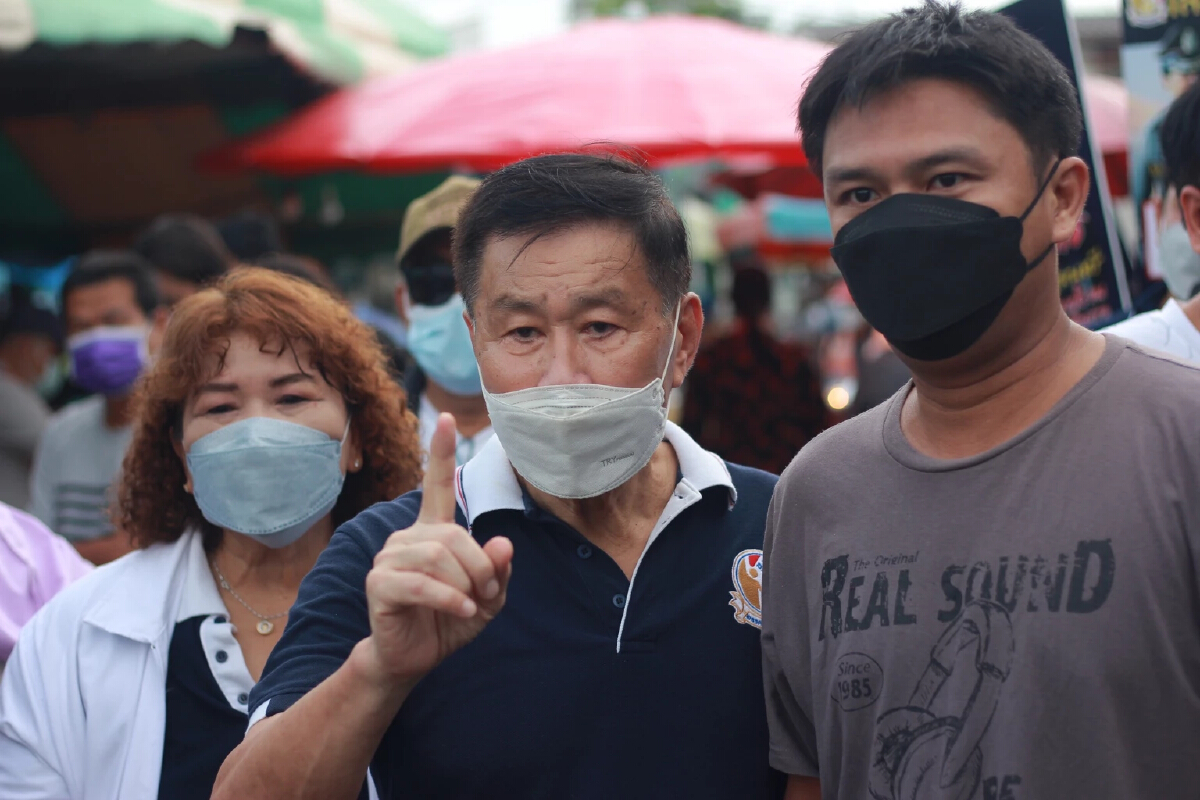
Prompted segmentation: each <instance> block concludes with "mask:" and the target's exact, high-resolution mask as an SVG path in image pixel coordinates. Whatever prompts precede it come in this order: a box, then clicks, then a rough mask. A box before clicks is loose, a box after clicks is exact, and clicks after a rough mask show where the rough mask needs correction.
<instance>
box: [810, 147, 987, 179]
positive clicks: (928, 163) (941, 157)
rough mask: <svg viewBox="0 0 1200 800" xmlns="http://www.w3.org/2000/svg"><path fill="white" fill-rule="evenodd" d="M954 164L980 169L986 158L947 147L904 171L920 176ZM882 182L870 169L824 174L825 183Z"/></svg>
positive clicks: (970, 150)
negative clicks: (963, 164)
mask: <svg viewBox="0 0 1200 800" xmlns="http://www.w3.org/2000/svg"><path fill="white" fill-rule="evenodd" d="M954 162H959V163H965V164H969V165H971V166H973V167H975V168H977V169H982V168H983V167H984V166H986V164H987V158H986V157H985V156H984V154H983V153H982V152H981V151H979V150H977V149H975V148H974V147H949V148H946V149H945V150H938V151H936V152H933V153H930V154H929V155H926V156H921V157H920V158H918V159H914V160H913V161H910V162H908V163H907V164H905V165H904V171H905V173H906V174H908V175H915V174H922V173H926V172H928V171H929V170H931V169H935V168H937V167H940V166H942V165H943V164H950V163H954ZM882 180H883V176H882V175H881V173H879V172H878V171H877V170H874V169H871V168H870V167H832V168H830V169H829V170H828V171H826V173H825V182H826V183H849V182H851V181H862V182H864V183H871V182H879V181H882Z"/></svg>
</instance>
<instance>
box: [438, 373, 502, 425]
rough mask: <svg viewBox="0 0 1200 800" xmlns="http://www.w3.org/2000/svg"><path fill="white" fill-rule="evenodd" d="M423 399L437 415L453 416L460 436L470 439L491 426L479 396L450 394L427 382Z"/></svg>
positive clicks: (485, 407) (484, 405)
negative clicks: (424, 398) (446, 414)
mask: <svg viewBox="0 0 1200 800" xmlns="http://www.w3.org/2000/svg"><path fill="white" fill-rule="evenodd" d="M425 397H427V398H428V399H429V402H430V404H431V405H432V406H433V407H434V408H435V409H437V411H438V413H450V414H453V415H454V421H455V423H456V424H457V425H458V433H459V435H460V436H464V437H466V438H470V437H472V436H474V435H475V434H477V433H479V432H480V431H481V430H483V429H484V428H486V427H488V426H489V425H491V424H492V423H491V420H489V419H488V413H487V403H486V402H484V400H483V395H481V394H476V395H462V394H451V393H450V392H448V391H446V390H445V389H444V388H442V386H441V385H439V384H438V383H437V382H436V381H433V380H429V381H427V382H426V384H425Z"/></svg>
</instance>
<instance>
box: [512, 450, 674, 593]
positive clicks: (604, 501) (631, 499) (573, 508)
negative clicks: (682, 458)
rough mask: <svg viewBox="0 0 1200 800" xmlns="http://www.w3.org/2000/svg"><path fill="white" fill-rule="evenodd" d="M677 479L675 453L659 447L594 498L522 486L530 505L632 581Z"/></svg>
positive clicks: (527, 485)
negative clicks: (558, 494) (572, 532)
mask: <svg viewBox="0 0 1200 800" xmlns="http://www.w3.org/2000/svg"><path fill="white" fill-rule="evenodd" d="M678 475H679V459H678V457H677V456H676V455H675V448H673V447H671V445H670V444H669V443H667V442H666V441H664V442H663V443H662V444H660V445H659V446H658V448H657V449H656V450H655V451H654V455H653V456H651V457H650V463H648V464H647V465H646V466H644V467H642V469H641V470H640V471H639V472H638V473H637V474H636V475H634V476H633V477H632V478H630V479H629V480H628V481H626V482H625V483H623V484H621V485H620V486H618V487H617V488H616V489H613V490H612V491H611V492H607V493H605V494H602V495H600V496H599V497H589V498H587V499H586V500H564V499H563V498H561V497H552V496H550V495H548V494H546V493H545V492H543V491H541V490H539V489H537V488H535V487H533V486H530V485H529V484H528V483H525V481H522V483H524V484H525V488H526V489H527V490H528V491H529V494H530V496H532V497H533V500H534V502H536V503H537V504H538V505H539V506H541V507H542V508H543V509H545V510H546V511H548V512H550V513H551V514H553V515H554V516H556V517H558V518H559V519H561V520H562V521H563V522H565V523H567V524H568V525H570V526H571V527H572V528H574V529H575V530H577V531H579V532H580V533H581V534H583V536H584V538H586V539H587V540H588V541H590V542H591V543H592V544H594V545H595V546H596V547H599V548H600V549H601V550H603V551H604V552H606V553H608V555H609V556H611V557H612V559H613V560H614V561H616V562H617V565H618V566H620V567H621V569H622V571H624V572H625V575H626V577H631V576H632V574H633V568H634V567H635V566H636V565H637V561H638V559H639V558H640V557H641V554H642V551H643V550H644V549H645V547H646V542H647V540H649V538H650V533H651V532H652V531H653V530H654V526H655V524H656V523H657V522H658V519H659V517H661V516H662V512H663V509H664V508H666V506H667V502H668V501H669V500H670V499H671V495H672V494H673V493H674V491H675V486H676V483H677V478H678Z"/></svg>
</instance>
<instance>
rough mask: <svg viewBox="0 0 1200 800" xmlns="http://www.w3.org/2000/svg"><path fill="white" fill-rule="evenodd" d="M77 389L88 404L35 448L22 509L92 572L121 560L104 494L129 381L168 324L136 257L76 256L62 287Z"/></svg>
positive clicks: (117, 458)
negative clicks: (27, 501) (85, 393)
mask: <svg viewBox="0 0 1200 800" xmlns="http://www.w3.org/2000/svg"><path fill="white" fill-rule="evenodd" d="M62 310H63V319H64V322H65V328H66V334H67V351H68V354H69V356H70V360H71V377H72V379H73V380H74V381H75V383H77V384H79V385H80V386H81V387H83V388H84V389H86V390H87V391H90V392H94V393H95V396H93V397H89V398H87V399H86V400H80V401H79V402H77V403H72V404H71V405H69V406H67V407H66V408H64V409H63V410H62V411H59V412H58V413H57V414H55V415H54V417H53V418H51V420H50V424H49V425H47V426H46V432H45V434H44V435H43V436H42V441H41V443H40V444H39V445H38V450H37V455H36V456H35V457H34V463H33V477H32V478H31V480H30V487H29V494H30V511H32V512H33V514H34V516H36V517H37V518H38V519H40V520H41V521H42V522H44V523H46V524H47V525H48V526H50V528H51V529H52V530H53V531H55V532H56V533H58V534H60V535H61V536H63V537H64V538H66V539H67V540H68V541H69V542H71V543H72V544H73V545H75V548H76V549H77V550H79V553H80V555H82V556H83V557H84V558H86V559H87V560H88V561H91V562H92V563H93V564H104V563H106V562H108V561H112V560H113V559H115V558H118V557H120V556H122V555H124V554H125V553H127V552H129V548H130V545H129V541H128V539H127V538H126V537H125V536H123V535H122V534H121V533H120V532H119V531H116V532H114V531H113V529H112V525H111V523H110V522H109V519H108V506H109V500H110V499H111V498H110V496H109V495H110V489H111V487H112V485H113V483H114V482H115V479H116V477H117V472H118V470H119V469H120V467H121V460H122V459H123V458H124V457H125V448H126V447H127V446H128V445H129V437H130V436H131V435H132V429H131V427H130V423H131V422H132V412H133V409H132V403H131V401H132V398H131V394H132V392H133V387H134V383H135V382H136V381H137V379H138V376H139V375H141V373H142V370H143V368H144V367H145V366H146V364H147V363H148V360H149V358H150V356H151V355H152V354H153V352H154V351H155V350H156V349H157V347H158V342H159V340H160V339H161V336H162V330H163V328H164V327H165V324H166V312H165V310H164V309H160V308H159V304H158V294H157V292H156V290H155V286H154V278H153V276H152V274H151V272H150V265H149V264H148V263H146V261H145V260H144V259H142V258H141V257H140V256H138V255H137V254H135V253H130V252H123V251H94V252H91V253H88V254H87V255H85V256H83V258H81V259H80V260H79V265H78V266H76V267H75V270H74V271H73V272H72V273H71V274H70V275H69V276H68V277H67V280H66V282H65V283H64V284H63V288H62Z"/></svg>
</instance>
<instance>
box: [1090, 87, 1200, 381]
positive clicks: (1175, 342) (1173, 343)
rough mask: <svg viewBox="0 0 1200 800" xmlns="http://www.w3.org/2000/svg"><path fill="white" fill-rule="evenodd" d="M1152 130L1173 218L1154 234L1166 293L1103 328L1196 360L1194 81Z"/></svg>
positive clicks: (1198, 96)
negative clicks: (1155, 304)
mask: <svg viewBox="0 0 1200 800" xmlns="http://www.w3.org/2000/svg"><path fill="white" fill-rule="evenodd" d="M1158 132H1159V134H1160V136H1161V141H1162V155H1163V162H1164V165H1165V167H1166V180H1167V181H1168V182H1169V183H1170V185H1171V186H1172V187H1173V189H1174V190H1173V191H1171V192H1168V197H1167V199H1166V200H1165V201H1164V203H1163V216H1164V217H1168V218H1174V220H1175V221H1174V223H1173V224H1171V225H1169V226H1167V227H1166V228H1164V230H1163V232H1162V236H1161V238H1160V240H1159V248H1160V250H1161V251H1162V270H1163V280H1164V281H1165V282H1166V284H1167V289H1168V291H1170V292H1171V295H1172V297H1171V299H1170V300H1168V301H1167V303H1166V305H1164V306H1163V307H1162V308H1161V309H1160V310H1158V311H1148V312H1146V313H1145V314H1138V315H1137V316H1136V317H1132V318H1130V319H1127V320H1125V321H1124V322H1119V323H1117V324H1116V325H1113V326H1110V327H1109V328H1108V329H1107V332H1108V333H1115V334H1117V335H1118V336H1124V337H1125V338H1126V339H1130V340H1132V341H1135V342H1137V343H1138V344H1141V345H1145V346H1146V347H1149V348H1152V349H1154V350H1161V351H1162V352H1164V353H1170V354H1171V355H1173V356H1176V357H1177V358H1182V359H1184V360H1185V361H1197V362H1200V84H1195V83H1194V84H1192V86H1191V87H1190V88H1189V89H1188V90H1187V91H1185V92H1184V93H1183V94H1182V95H1180V96H1179V98H1178V99H1176V100H1175V102H1173V103H1172V104H1171V106H1170V107H1169V108H1168V109H1167V113H1166V115H1165V116H1164V117H1163V119H1162V123H1161V125H1160V126H1159V127H1158Z"/></svg>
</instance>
